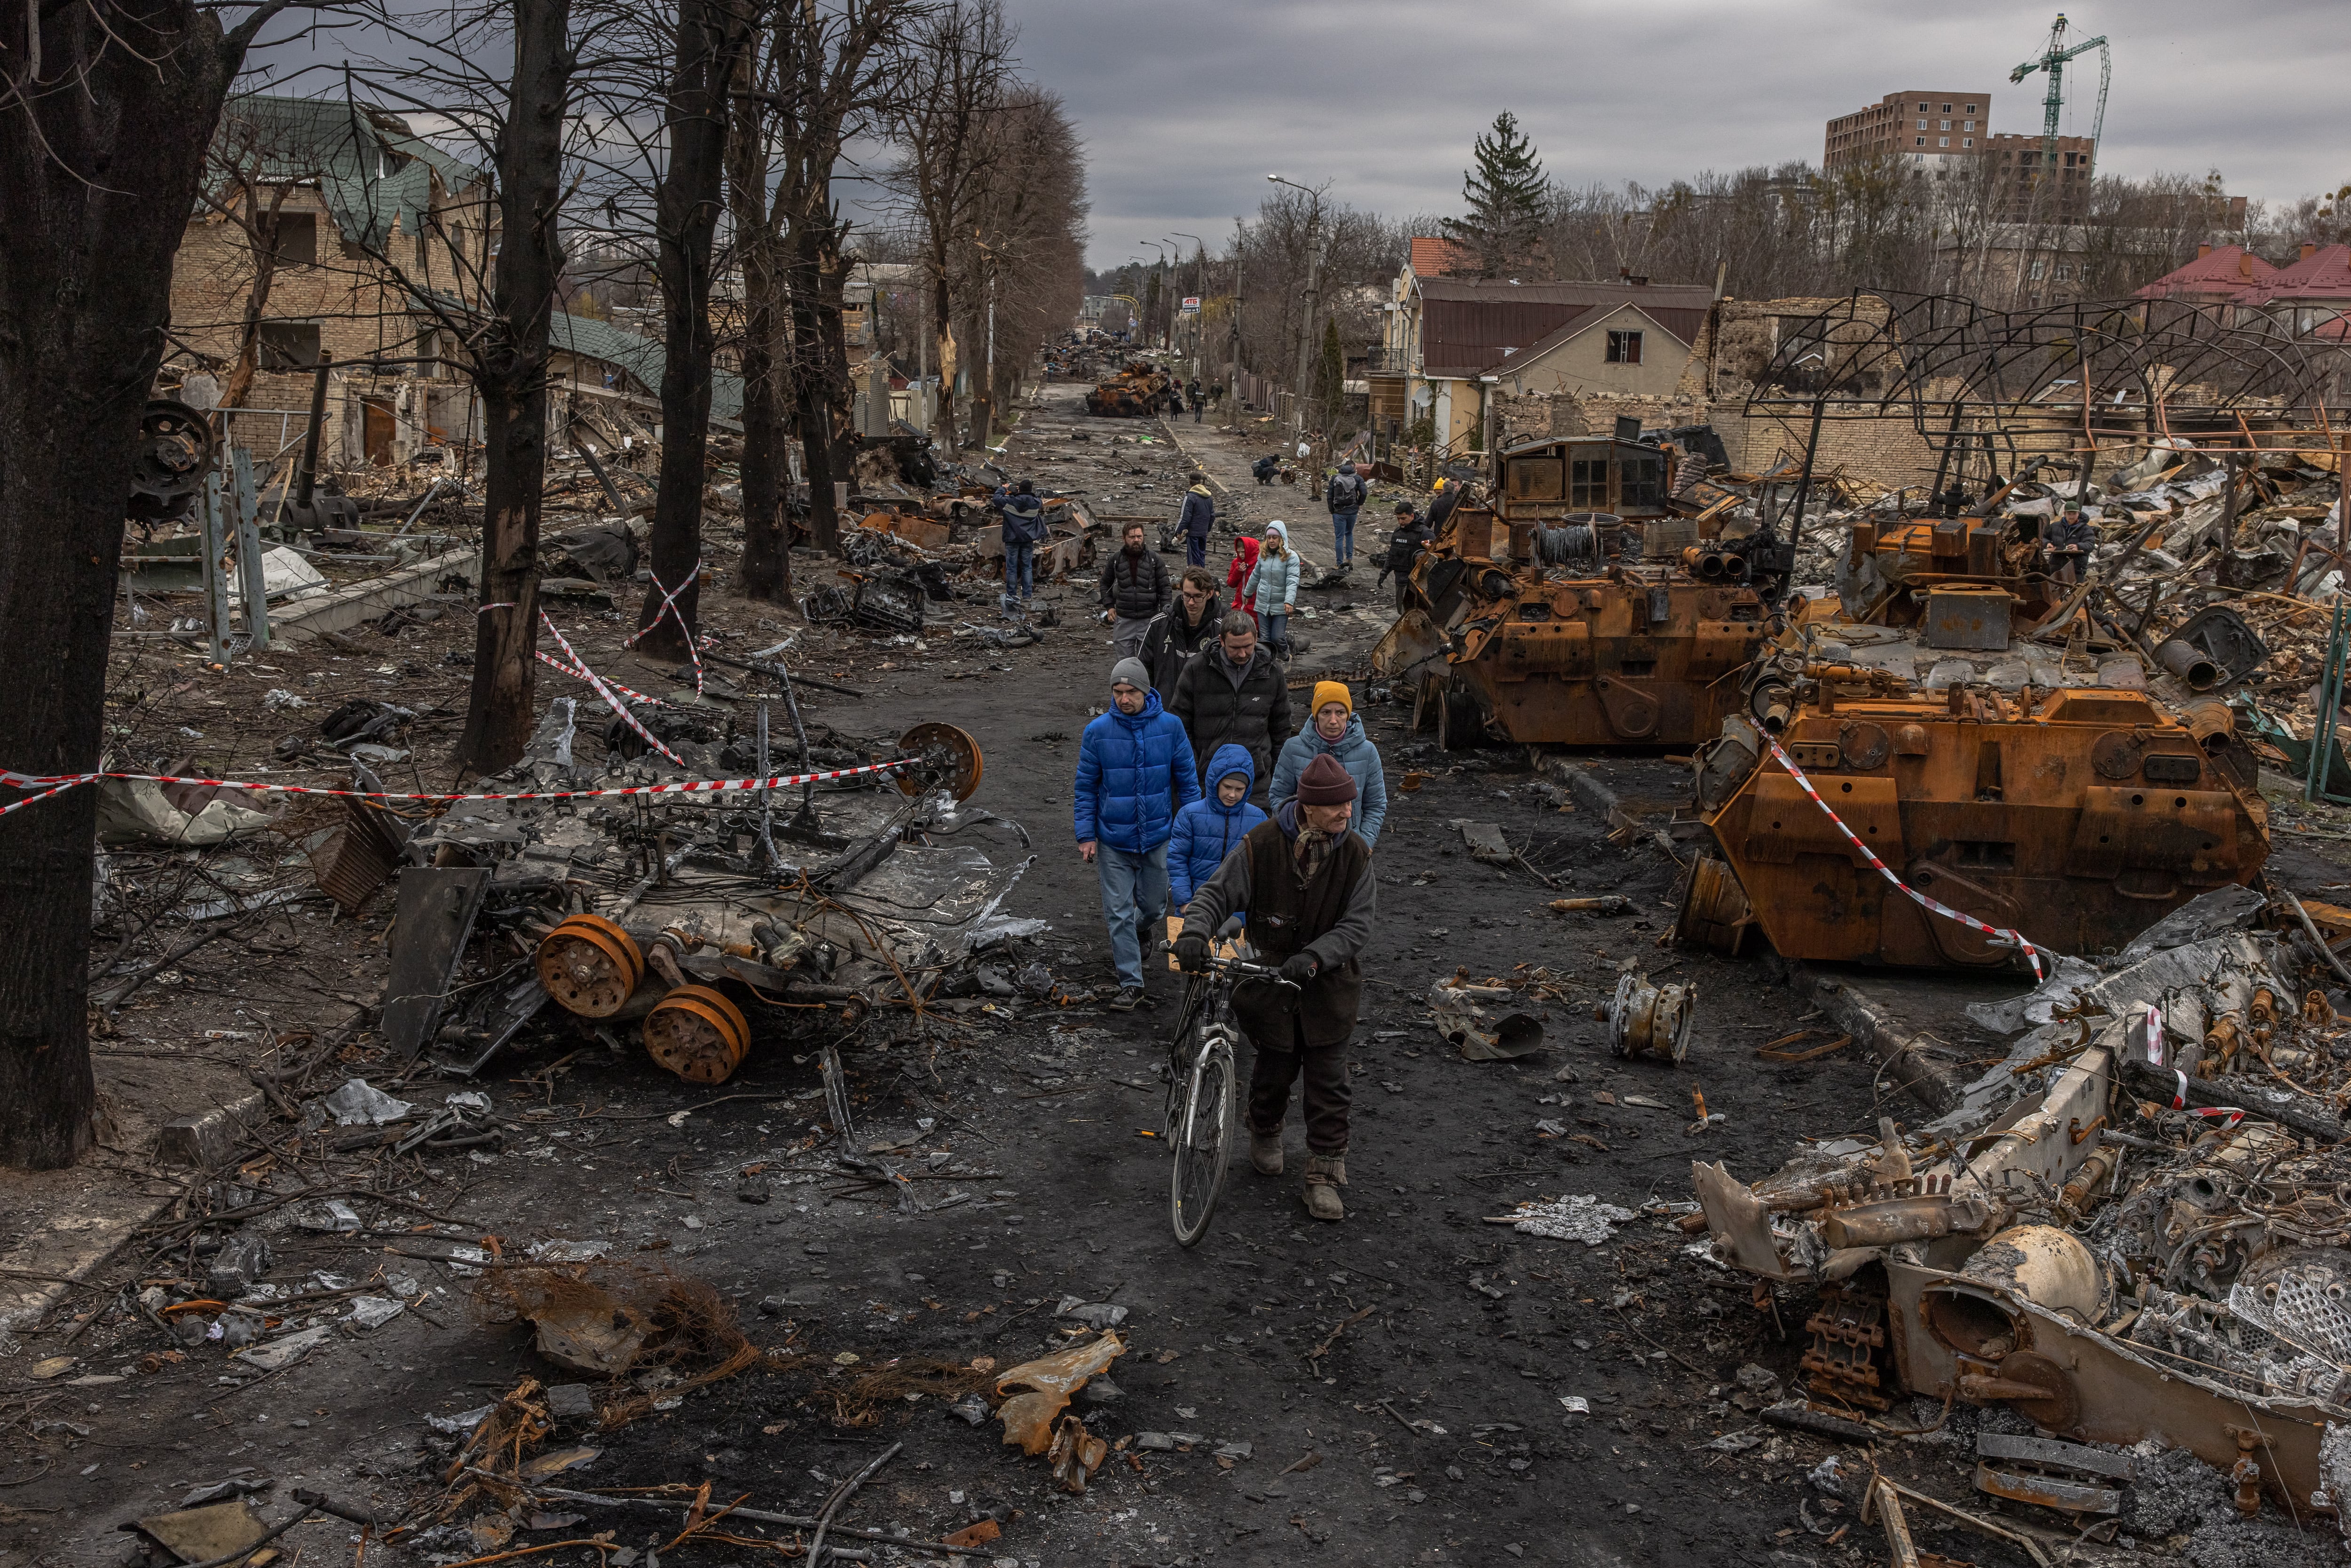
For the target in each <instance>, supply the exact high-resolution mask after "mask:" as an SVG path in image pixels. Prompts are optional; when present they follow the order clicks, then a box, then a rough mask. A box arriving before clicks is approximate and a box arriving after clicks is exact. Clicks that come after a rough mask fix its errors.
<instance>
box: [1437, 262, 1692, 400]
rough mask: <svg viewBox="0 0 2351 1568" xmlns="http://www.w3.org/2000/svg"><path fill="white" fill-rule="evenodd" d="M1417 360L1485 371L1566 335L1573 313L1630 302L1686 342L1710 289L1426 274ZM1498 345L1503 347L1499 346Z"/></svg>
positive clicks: (1448, 373)
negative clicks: (1487, 279)
mask: <svg viewBox="0 0 2351 1568" xmlns="http://www.w3.org/2000/svg"><path fill="white" fill-rule="evenodd" d="M1420 297H1421V339H1420V341H1421V362H1422V365H1423V367H1424V368H1425V371H1426V373H1427V374H1429V375H1431V376H1438V377H1452V378H1464V377H1469V376H1476V375H1481V374H1483V375H1491V374H1495V373H1497V372H1498V371H1499V369H1500V368H1502V367H1504V366H1506V365H1508V364H1509V363H1510V361H1517V360H1519V359H1520V356H1521V355H1523V354H1526V353H1528V352H1529V351H1531V350H1534V349H1535V348H1537V347H1538V346H1539V345H1540V346H1548V344H1549V341H1550V340H1553V339H1555V338H1557V337H1559V336H1562V335H1573V331H1574V329H1575V325H1576V323H1577V322H1578V321H1579V320H1582V319H1584V318H1586V317H1589V316H1590V315H1591V313H1592V312H1593V311H1595V310H1597V311H1600V312H1601V313H1603V314H1606V313H1607V312H1609V311H1612V310H1614V309H1616V308H1618V307H1619V306H1624V305H1632V306H1635V307H1637V308H1639V309H1640V310H1641V312H1642V313H1643V314H1644V315H1646V316H1647V317H1649V318H1650V319H1652V320H1654V321H1656V323H1657V325H1658V326H1659V327H1660V328H1662V329H1665V330H1666V331H1667V332H1670V333H1672V334H1673V335H1674V336H1675V337H1677V338H1678V339H1680V340H1681V341H1682V342H1683V343H1684V344H1687V343H1689V342H1691V341H1692V340H1694V339H1695V338H1696V337H1697V335H1698V327H1699V325H1700V324H1701V323H1702V322H1703V321H1704V320H1705V319H1706V313H1707V310H1708V308H1710V307H1711V306H1712V305H1713V303H1714V290H1713V289H1711V288H1709V287H1707V286H1706V285H1704V284H1686V283H1667V284H1639V283H1527V284H1513V283H1491V282H1472V281H1469V280H1468V279H1463V278H1429V279H1424V280H1422V282H1421V284H1420ZM1505 350H1509V351H1508V352H1505Z"/></svg>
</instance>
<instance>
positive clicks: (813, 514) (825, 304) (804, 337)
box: [792, 179, 856, 555]
mask: <svg viewBox="0 0 2351 1568" xmlns="http://www.w3.org/2000/svg"><path fill="white" fill-rule="evenodd" d="M813 198H814V199H813V200H812V201H811V203H810V209H809V211H807V212H803V213H802V214H801V215H800V217H799V220H798V221H797V222H796V223H794V225H792V227H793V233H794V236H795V238H794V245H793V257H792V262H793V265H792V351H793V360H794V363H795V367H796V368H797V370H798V371H799V374H798V375H797V376H796V377H795V378H794V379H795V381H796V382H798V384H799V429H800V456H801V459H802V461H803V462H805V463H806V464H807V465H808V476H809V519H810V528H812V529H813V530H814V532H815V534H816V541H817V543H818V545H819V546H820V547H821V548H822V549H824V550H825V551H826V552H827V553H828V554H833V555H838V554H839V553H841V517H840V516H839V515H838V512H837V510H836V508H835V507H833V504H832V492H833V486H834V485H835V484H836V483H838V482H840V481H842V480H848V481H850V482H851V483H852V486H853V485H854V482H855V475H856V464H855V460H854V455H853V452H852V447H851V445H850V442H849V433H850V431H851V429H852V427H853V426H854V423H855V421H854V419H853V417H852V391H853V389H852V388H851V386H850V384H849V346H848V341H847V337H846V334H845V332H844V330H843V329H842V326H841V297H842V293H843V290H844V287H845V286H846V284H847V282H848V272H847V266H846V264H845V263H844V261H843V260H842V257H841V229H840V220H839V219H838V218H837V217H836V216H835V215H834V214H833V211H832V199H831V182H830V180H829V179H819V180H818V181H817V182H816V185H815V190H814V192H813Z"/></svg>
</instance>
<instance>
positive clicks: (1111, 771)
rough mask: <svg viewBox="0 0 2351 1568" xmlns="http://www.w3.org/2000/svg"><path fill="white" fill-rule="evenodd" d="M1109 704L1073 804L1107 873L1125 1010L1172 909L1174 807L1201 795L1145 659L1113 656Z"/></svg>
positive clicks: (1083, 834) (1084, 838)
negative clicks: (1169, 857) (1170, 856)
mask: <svg viewBox="0 0 2351 1568" xmlns="http://www.w3.org/2000/svg"><path fill="white" fill-rule="evenodd" d="M1110 701H1111V706H1110V711H1109V712H1108V713H1105V714H1103V715H1102V716H1100V717H1098V718H1096V719H1094V720H1093V721H1092V723H1090V724H1088V725H1087V726H1086V730H1085V734H1084V735H1083V736H1081V737H1080V738H1079V741H1078V779H1077V788H1076V789H1075V791H1074V793H1073V800H1074V804H1073V807H1072V811H1073V814H1074V817H1075V826H1076V829H1077V836H1078V853H1079V854H1080V855H1081V856H1082V857H1083V858H1084V859H1086V860H1089V861H1092V862H1093V864H1094V869H1095V871H1096V872H1097V873H1099V874H1100V875H1101V878H1102V919H1103V921H1104V922H1105V923H1106V924H1107V925H1109V927H1110V953H1111V962H1112V964H1113V967H1115V968H1116V969H1117V971H1118V995H1117V996H1116V997H1115V998H1113V1000H1112V1001H1111V1004H1110V1005H1111V1006H1112V1007H1113V1008H1115V1009H1119V1010H1120V1011H1125V1010H1127V1009H1131V1008H1133V1007H1134V1005H1135V1004H1136V1003H1137V1002H1139V1001H1141V1000H1142V999H1143V975H1144V967H1143V956H1144V954H1145V953H1148V952H1149V951H1150V950H1151V948H1152V946H1154V945H1155V942H1156V941H1157V938H1158V936H1159V930H1160V925H1161V922H1162V921H1163V920H1164V919H1165V915H1166V910H1167V841H1168V838H1169V837H1170V836H1171V835H1172V834H1173V833H1174V831H1175V813H1176V812H1177V811H1179V810H1183V809H1184V808H1185V807H1186V806H1188V805H1190V804H1191V803H1192V802H1193V801H1195V800H1198V799H1199V798H1200V779H1199V774H1198V772H1197V770H1196V768H1195V766H1194V764H1193V760H1192V742H1191V739H1190V737H1187V736H1186V734H1185V733H1184V725H1183V721H1182V720H1180V719H1178V718H1177V717H1176V716H1175V715H1174V714H1171V713H1168V712H1166V711H1165V710H1164V709H1162V708H1161V707H1160V706H1159V694H1158V693H1157V692H1155V691H1154V690H1153V689H1152V686H1151V672H1150V671H1148V670H1146V669H1144V667H1143V661H1142V660H1140V659H1121V660H1120V661H1119V662H1118V663H1117V664H1113V666H1111V672H1110Z"/></svg>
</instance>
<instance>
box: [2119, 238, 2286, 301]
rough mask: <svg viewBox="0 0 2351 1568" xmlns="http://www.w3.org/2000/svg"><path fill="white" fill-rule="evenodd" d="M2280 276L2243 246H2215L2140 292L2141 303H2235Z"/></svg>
mask: <svg viewBox="0 0 2351 1568" xmlns="http://www.w3.org/2000/svg"><path fill="white" fill-rule="evenodd" d="M2277 276H2278V269H2277V268H2276V267H2272V266H2271V265H2270V264H2269V263H2268V262H2266V261H2263V260H2262V258H2261V257H2260V256H2255V255H2254V254H2253V253H2252V251H2249V250H2247V249H2246V248H2245V247H2244V246H2241V245H2221V246H2213V247H2212V249H2211V250H2210V252H2209V253H2207V254H2206V255H2203V256H2198V257H2197V258H2196V259H2195V260H2194V261H2191V262H2189V264H2188V265H2187V266H2185V267H2174V268H2173V269H2172V270H2171V271H2169V272H2167V273H2165V274H2164V275H2163V276H2162V277H2158V278H2157V279H2156V280H2155V281H2154V282H2153V283H2150V284H2148V285H2147V287H2144V288H2142V289H2140V290H2139V291H2138V298H2141V299H2194V298H2208V299H2234V298H2238V297H2239V296H2240V295H2241V294H2242V293H2243V292H2244V291H2245V290H2246V289H2248V288H2254V287H2261V286H2262V285H2264V284H2267V283H2268V282H2270V281H2271V280H2272V279H2273V278H2274V277H2277Z"/></svg>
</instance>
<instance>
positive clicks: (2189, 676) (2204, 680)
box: [2155, 637, 2220, 692]
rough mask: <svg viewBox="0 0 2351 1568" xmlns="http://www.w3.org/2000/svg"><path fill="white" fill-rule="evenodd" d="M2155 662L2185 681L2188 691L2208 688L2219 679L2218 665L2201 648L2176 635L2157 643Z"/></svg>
mask: <svg viewBox="0 0 2351 1568" xmlns="http://www.w3.org/2000/svg"><path fill="white" fill-rule="evenodd" d="M2155 662H2156V663H2157V664H2161V665H2162V666H2163V667H2164V668H2165V669H2167V670H2169V671H2170V672H2171V673H2172V674H2175V675H2178V676H2179V678H2180V679H2181V680H2183V681H2186V682H2187V683H2188V686H2189V690H2190V691H2199V692H2200V691H2206V690H2209V689H2210V687H2211V686H2212V685H2215V684H2216V683H2218V682H2219V680H2220V666H2219V665H2218V664H2214V663H2213V662H2212V661H2211V660H2210V659H2209V658H2207V657H2206V656H2205V653H2204V650H2203V649H2201V648H2199V647H2198V646H2197V645H2196V644H2195V643H2185V642H2182V641H2180V640H2179V638H2177V637H2174V638H2172V639H2171V640H2170V641H2168V642H2167V643H2158V645H2157V647H2156V650H2155Z"/></svg>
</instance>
